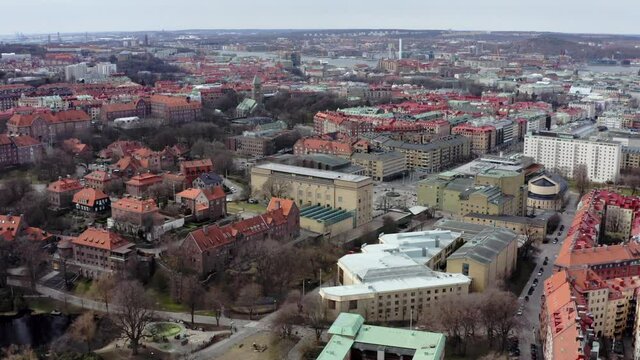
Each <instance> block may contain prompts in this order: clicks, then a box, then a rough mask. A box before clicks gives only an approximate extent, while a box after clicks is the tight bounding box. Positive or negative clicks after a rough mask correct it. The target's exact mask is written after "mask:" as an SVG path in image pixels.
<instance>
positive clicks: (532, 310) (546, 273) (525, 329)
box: [515, 193, 577, 359]
mask: <svg viewBox="0 0 640 360" xmlns="http://www.w3.org/2000/svg"><path fill="white" fill-rule="evenodd" d="M576 200H577V194H573V193H572V194H570V198H569V204H568V205H567V207H566V209H567V210H566V211H565V212H564V213H560V214H559V215H560V218H561V221H560V225H558V229H557V230H556V231H554V232H553V233H552V234H550V235H549V239H550V241H549V243H547V244H540V246H539V247H538V252H537V253H536V254H535V255H534V262H535V264H536V266H535V268H534V269H533V272H532V273H531V277H530V278H529V280H528V281H527V284H526V285H525V287H524V288H523V289H522V293H521V294H520V297H519V298H518V301H519V302H520V304H521V306H522V315H515V316H519V317H520V318H521V319H522V321H523V322H524V324H523V326H522V331H521V332H520V334H519V340H520V352H521V355H522V357H523V358H525V359H527V358H529V356H530V355H529V349H530V344H536V346H538V357H537V359H541V358H542V357H541V354H540V351H541V349H540V347H539V346H540V339H538V338H537V337H538V331H539V329H540V308H541V296H542V292H543V290H542V289H543V287H544V282H545V280H547V279H548V278H549V277H550V276H551V275H552V274H553V264H554V262H555V259H556V257H557V256H558V252H559V251H560V247H561V246H562V242H563V241H564V237H565V236H566V234H567V231H569V227H570V226H571V222H572V221H573V217H574V216H575V208H576V205H577V204H576ZM562 225H564V229H563V231H562V232H561V235H558V233H559V232H560V231H559V229H560V226H562ZM556 237H557V238H558V243H557V244H554V243H553V239H554V238H556ZM545 257H547V258H548V259H549V261H548V263H547V265H543V263H544V259H545ZM541 268H542V269H543V272H542V274H541V275H540V276H538V271H539V270H540V269H541ZM534 279H538V284H537V286H535V287H534V291H533V293H532V294H531V295H529V301H526V300H525V296H528V291H529V289H530V288H531V287H532V286H533V282H534Z"/></svg>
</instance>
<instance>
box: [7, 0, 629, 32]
mask: <svg viewBox="0 0 640 360" xmlns="http://www.w3.org/2000/svg"><path fill="white" fill-rule="evenodd" d="M0 14H1V16H0V34H13V33H16V32H22V33H55V32H85V31H89V32H91V31H138V30H162V29H165V30H178V29H196V28H197V29H246V28H251V29H300V28H302V29H349V28H400V29H454V30H536V31H556V32H582V33H584V32H588V33H611V34H640V26H639V25H638V24H639V22H638V16H639V15H640V1H639V0H437V1H434V0H384V1H382V0H313V1H310V0H0Z"/></svg>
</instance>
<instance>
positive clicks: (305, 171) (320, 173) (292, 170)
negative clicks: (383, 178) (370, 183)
mask: <svg viewBox="0 0 640 360" xmlns="http://www.w3.org/2000/svg"><path fill="white" fill-rule="evenodd" d="M253 168H254V169H265V170H271V171H275V172H281V173H287V174H295V175H300V176H309V177H313V178H320V179H327V180H342V181H351V182H361V181H366V180H371V178H370V177H368V176H362V175H352V174H345V173H341V172H337V171H328V170H318V169H310V168H305V167H301V166H293V165H284V164H276V163H267V164H261V165H256V166H254V167H253Z"/></svg>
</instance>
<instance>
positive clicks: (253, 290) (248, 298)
mask: <svg viewBox="0 0 640 360" xmlns="http://www.w3.org/2000/svg"><path fill="white" fill-rule="evenodd" d="M261 297H262V288H260V285H258V284H256V283H250V284H247V285H245V286H243V287H242V289H240V294H239V295H238V303H240V304H241V305H243V306H245V307H247V308H248V309H249V320H251V319H252V318H253V312H254V311H255V308H256V305H257V303H258V300H260V298H261Z"/></svg>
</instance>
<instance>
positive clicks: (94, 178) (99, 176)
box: [84, 170, 122, 191]
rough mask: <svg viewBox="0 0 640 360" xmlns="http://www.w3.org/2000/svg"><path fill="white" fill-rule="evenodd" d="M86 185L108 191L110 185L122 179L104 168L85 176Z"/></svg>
mask: <svg viewBox="0 0 640 360" xmlns="http://www.w3.org/2000/svg"><path fill="white" fill-rule="evenodd" d="M84 181H85V186H87V187H90V188H93V189H98V190H102V191H107V189H108V187H109V185H111V183H112V182H115V181H122V180H120V178H119V177H117V176H115V175H113V174H111V173H108V172H106V171H102V170H96V171H93V172H91V173H89V174H87V175H85V176H84Z"/></svg>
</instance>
